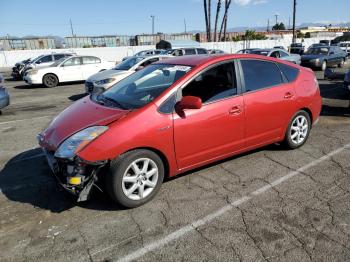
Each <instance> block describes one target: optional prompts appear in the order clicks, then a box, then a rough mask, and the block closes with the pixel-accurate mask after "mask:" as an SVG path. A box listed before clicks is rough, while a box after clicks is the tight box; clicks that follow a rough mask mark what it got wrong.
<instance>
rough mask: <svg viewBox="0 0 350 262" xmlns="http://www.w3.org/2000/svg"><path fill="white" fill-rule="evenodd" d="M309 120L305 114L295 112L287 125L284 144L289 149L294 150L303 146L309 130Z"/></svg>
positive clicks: (303, 112)
mask: <svg viewBox="0 0 350 262" xmlns="http://www.w3.org/2000/svg"><path fill="white" fill-rule="evenodd" d="M311 124H312V123H311V119H310V116H309V114H308V113H307V112H305V111H303V110H301V111H299V112H297V113H296V114H295V115H294V116H293V118H292V120H291V121H290V123H289V125H288V129H287V132H286V134H285V138H284V144H285V145H286V146H287V147H288V148H289V149H295V148H298V147H301V146H302V145H303V144H305V142H306V140H307V139H308V137H309V134H310V130H311Z"/></svg>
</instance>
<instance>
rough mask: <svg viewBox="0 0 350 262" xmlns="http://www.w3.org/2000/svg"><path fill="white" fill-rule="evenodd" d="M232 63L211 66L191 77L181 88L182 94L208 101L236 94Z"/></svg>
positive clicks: (204, 101)
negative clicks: (193, 77)
mask: <svg viewBox="0 0 350 262" xmlns="http://www.w3.org/2000/svg"><path fill="white" fill-rule="evenodd" d="M235 76H236V75H235V71H234V65H233V63H225V64H221V65H218V66H215V67H214V68H211V69H209V70H207V71H205V72H204V73H202V74H200V75H199V76H197V77H196V78H195V79H193V80H192V81H191V82H190V83H189V84H188V85H187V86H186V87H185V88H184V89H183V90H182V96H196V97H199V98H201V99H202V102H203V103H209V102H213V101H216V100H220V99H224V98H227V97H230V96H234V95H236V94H237V85H236V77H235Z"/></svg>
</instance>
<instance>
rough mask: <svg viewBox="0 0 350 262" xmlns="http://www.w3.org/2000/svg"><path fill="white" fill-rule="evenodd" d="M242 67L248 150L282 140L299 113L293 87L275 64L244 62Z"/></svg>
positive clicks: (259, 61)
mask: <svg viewBox="0 0 350 262" xmlns="http://www.w3.org/2000/svg"><path fill="white" fill-rule="evenodd" d="M240 64H241V70H242V82H243V92H244V95H243V99H244V111H245V121H246V122H245V128H246V129H245V136H246V145H247V147H255V146H259V145H264V144H269V143H271V142H275V141H278V140H281V139H283V136H284V132H285V128H286V127H287V125H288V123H289V121H290V119H291V117H292V116H293V114H294V113H295V112H296V108H295V91H294V84H293V83H289V82H288V81H287V80H286V78H285V77H284V75H283V74H282V72H281V71H280V69H279V67H278V66H277V64H276V63H274V62H270V61H266V60H258V59H242V60H240Z"/></svg>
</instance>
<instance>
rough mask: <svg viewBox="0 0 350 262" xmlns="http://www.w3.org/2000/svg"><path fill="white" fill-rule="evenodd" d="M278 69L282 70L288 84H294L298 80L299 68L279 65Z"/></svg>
mask: <svg viewBox="0 0 350 262" xmlns="http://www.w3.org/2000/svg"><path fill="white" fill-rule="evenodd" d="M278 67H279V68H280V69H281V71H282V73H283V74H284V76H285V77H286V78H287V80H288V82H293V81H294V80H295V79H296V78H297V76H298V73H299V70H298V69H297V68H295V67H291V66H288V65H285V64H278Z"/></svg>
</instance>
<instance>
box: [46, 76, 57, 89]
mask: <svg viewBox="0 0 350 262" xmlns="http://www.w3.org/2000/svg"><path fill="white" fill-rule="evenodd" d="M43 85H44V86H46V87H55V86H57V85H58V78H57V76H55V75H54V74H46V75H44V76H43Z"/></svg>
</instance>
